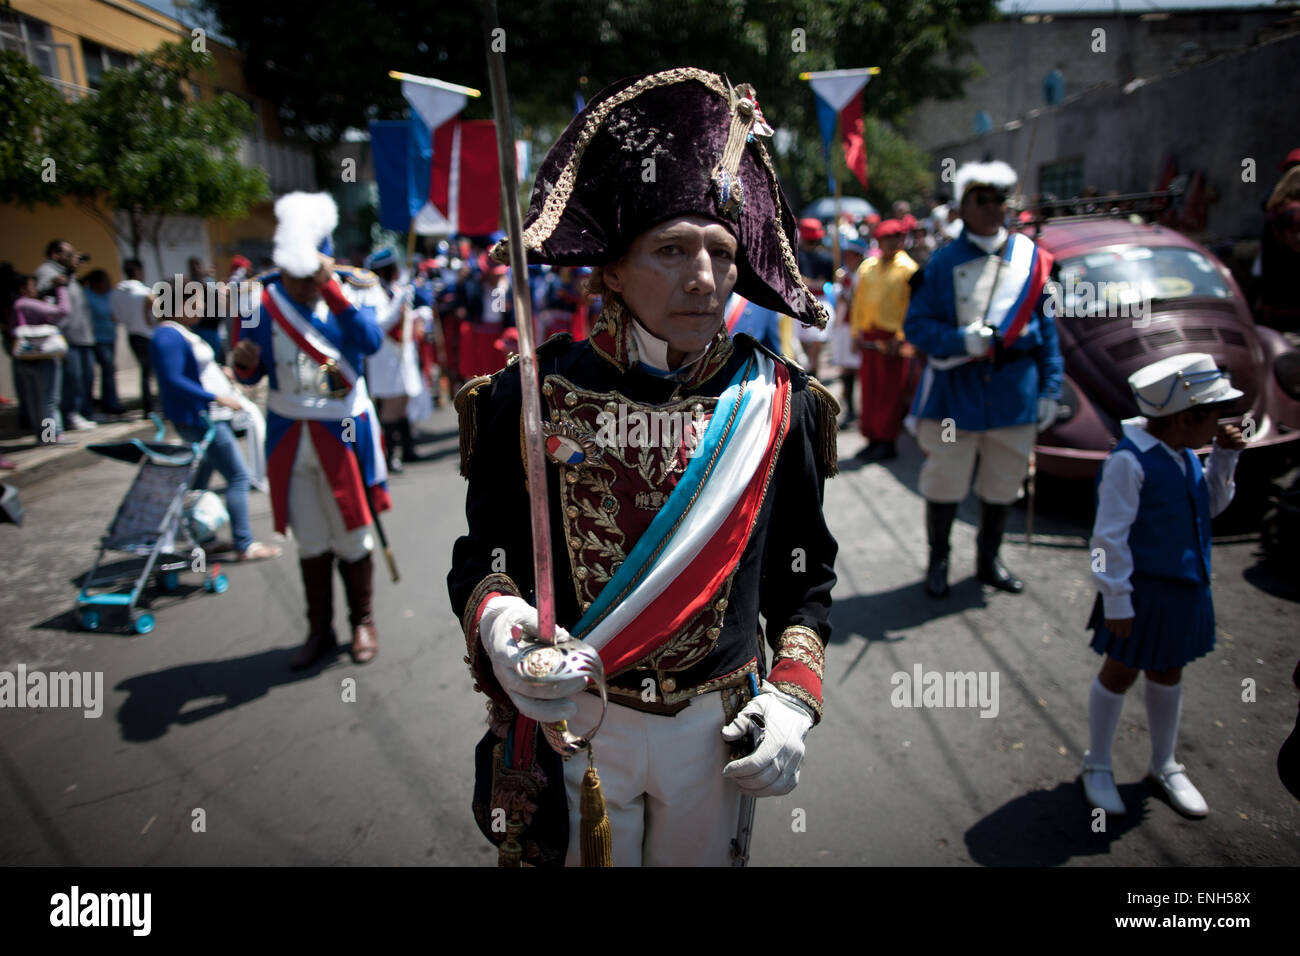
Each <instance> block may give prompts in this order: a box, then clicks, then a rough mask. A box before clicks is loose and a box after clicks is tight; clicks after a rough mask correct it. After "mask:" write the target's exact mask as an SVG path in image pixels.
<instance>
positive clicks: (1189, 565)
mask: <svg viewBox="0 0 1300 956" xmlns="http://www.w3.org/2000/svg"><path fill="white" fill-rule="evenodd" d="M1121 449H1127V450H1128V451H1129V452H1131V453H1132V454H1133V455H1134V457H1136V458H1137V460H1138V463H1139V464H1140V465H1141V466H1142V475H1143V478H1142V491H1141V494H1140V496H1139V498H1138V513H1137V518H1136V520H1134V522H1133V527H1132V528H1131V529H1130V530H1129V535H1128V546H1129V549H1130V550H1131V551H1132V552H1133V571H1134V573H1136V574H1148V575H1151V576H1152V577H1157V578H1170V579H1173V580H1177V581H1191V582H1193V583H1197V584H1206V585H1208V584H1209V582H1210V489H1209V487H1208V486H1207V485H1206V483H1205V472H1204V470H1203V469H1202V468H1201V462H1200V459H1198V458H1197V457H1196V455H1195V454H1193V453H1192V452H1191V451H1190V450H1189V449H1186V448H1184V449H1183V451H1182V455H1183V460H1184V461H1185V462H1186V463H1187V472H1186V474H1184V473H1183V472H1182V471H1181V470H1180V469H1179V467H1178V466H1177V465H1176V464H1174V461H1173V459H1171V458H1170V457H1169V452H1168V451H1166V450H1165V449H1164V448H1162V447H1160V445H1152V446H1151V449H1150V450H1149V451H1145V452H1144V451H1142V450H1141V449H1139V448H1138V446H1137V445H1135V444H1134V443H1133V442H1132V441H1130V440H1129V439H1128V437H1127V436H1126V437H1124V438H1121V439H1120V441H1119V442H1118V444H1116V445H1115V450H1114V451H1112V452H1111V456H1112V457H1113V456H1114V455H1115V453H1116V452H1118V451H1120V450H1121ZM1108 460H1109V459H1108ZM1104 470H1105V466H1104V465H1103V468H1102V471H1104ZM1102 471H1099V472H1098V473H1097V484H1098V485H1099V486H1100V484H1101V476H1102Z"/></svg>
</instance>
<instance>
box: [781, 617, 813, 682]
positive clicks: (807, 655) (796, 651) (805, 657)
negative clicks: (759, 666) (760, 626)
mask: <svg viewBox="0 0 1300 956" xmlns="http://www.w3.org/2000/svg"><path fill="white" fill-rule="evenodd" d="M782 658H784V659H786V660H792V661H798V662H799V663H800V664H803V665H804V666H805V667H807V668H808V669H809V670H810V671H812V672H813V673H814V674H816V675H817V679H818V680H821V679H822V675H823V673H824V672H825V669H826V649H825V648H824V647H823V646H822V639H821V638H820V637H818V636H817V632H816V631H814V630H813V629H812V628H810V627H804V626H803V625H802V624H796V625H795V626H793V627H787V628H786V629H785V630H784V631H782V632H781V639H780V640H779V641H778V642H777V646H776V654H775V655H773V658H772V664H773V665H775V664H776V662H777V661H779V660H781V659H782Z"/></svg>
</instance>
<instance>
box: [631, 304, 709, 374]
mask: <svg viewBox="0 0 1300 956" xmlns="http://www.w3.org/2000/svg"><path fill="white" fill-rule="evenodd" d="M630 318H631V320H632V338H633V340H634V341H635V342H636V354H637V358H638V359H639V360H640V362H641V364H642V365H644V366H646V371H648V372H651V373H653V374H656V375H679V374H681V373H682V372H685V371H686V370H687V369H688V368H690V367H691V366H692V365H694V364H695V363H696V362H698V361H699V360H700V359H702V358H704V353H705V352H707V351H708V349H701V350H700V351H699V352H696V353H694V354H692V355H688V356H686V358H685V360H684V361H683V362H682V364H681V365H679V366H678V367H677V368H674V369H670V368H669V367H668V343H667V342H665V341H664V340H663V339H661V338H659V337H657V336H656V335H654V334H653V333H652V332H651V331H650V330H649V329H647V328H646V327H645V326H644V325H642V324H641V322H640V320H638V319H637V318H636V317H635V316H630Z"/></svg>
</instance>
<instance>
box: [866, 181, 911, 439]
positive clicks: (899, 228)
mask: <svg viewBox="0 0 1300 956" xmlns="http://www.w3.org/2000/svg"><path fill="white" fill-rule="evenodd" d="M895 206H897V203H895ZM905 235H906V233H905V231H904V227H903V224H902V222H900V221H899V220H897V219H886V220H885V221H884V222H882V223H881V224H880V225H879V226H877V227H876V239H877V241H879V243H880V255H879V256H878V257H875V258H869V259H866V260H865V261H863V263H862V265H861V266H859V268H858V282H857V288H856V290H855V292H854V296H853V310H852V313H851V314H852V322H853V338H854V341H855V342H856V343H857V345H858V348H859V349H860V350H861V352H862V367H861V370H860V380H861V382H862V418H861V420H860V429H861V431H862V436H863V437H864V438H866V439H867V440H868V442H869V443H870V444H868V446H867V447H866V448H865V449H864V450H863V453H862V456H863V457H864V458H865V459H866V460H867V461H888V460H889V459H892V458H896V457H898V451H897V449H896V447H895V444H894V443H895V442H896V441H897V440H898V433H899V431H900V430H901V429H902V427H903V416H904V415H905V414H906V411H907V408H906V403H905V397H906V392H907V376H908V372H909V361H910V360H909V357H908V355H907V352H908V351H910V350H907V349H905V348H904V345H905V343H904V340H903V322H904V320H905V319H906V318H907V307H908V304H909V302H910V301H911V295H912V290H911V280H912V276H913V275H914V274H915V273H916V268H917V267H916V263H915V262H913V261H912V259H911V257H909V256H908V254H907V253H906V252H904V251H903V240H904V237H905Z"/></svg>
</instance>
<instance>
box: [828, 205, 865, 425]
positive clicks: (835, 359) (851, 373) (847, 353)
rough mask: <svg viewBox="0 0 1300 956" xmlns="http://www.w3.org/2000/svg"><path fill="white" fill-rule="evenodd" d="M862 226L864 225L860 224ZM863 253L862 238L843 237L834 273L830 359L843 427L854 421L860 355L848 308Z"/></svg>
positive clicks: (850, 306)
mask: <svg viewBox="0 0 1300 956" xmlns="http://www.w3.org/2000/svg"><path fill="white" fill-rule="evenodd" d="M864 228H865V227H864ZM866 255H867V242H866V240H865V239H859V238H852V239H848V238H846V239H845V240H844V241H843V242H842V243H841V245H840V261H841V262H842V263H843V267H842V268H841V269H840V274H839V275H838V276H836V296H835V320H834V322H833V324H832V325H831V362H832V363H833V364H834V365H835V366H836V367H837V368H838V369H839V370H840V387H841V388H842V389H843V390H844V399H843V402H842V404H843V405H844V417H843V418H841V419H840V429H841V430H843V429H847V428H849V427H850V426H852V424H853V423H854V422H855V421H857V418H858V415H857V411H856V410H855V408H854V406H855V405H856V400H855V397H854V393H855V392H856V391H857V385H858V368H859V366H860V365H861V364H862V359H861V356H860V354H859V352H858V349H857V347H856V345H855V343H854V341H853V327H852V324H851V321H850V319H851V315H850V309H851V308H852V305H853V292H854V290H855V289H856V288H857V276H858V268H859V267H860V266H861V265H862V261H863V260H864V259H865V258H866Z"/></svg>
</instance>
